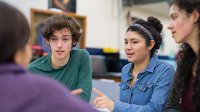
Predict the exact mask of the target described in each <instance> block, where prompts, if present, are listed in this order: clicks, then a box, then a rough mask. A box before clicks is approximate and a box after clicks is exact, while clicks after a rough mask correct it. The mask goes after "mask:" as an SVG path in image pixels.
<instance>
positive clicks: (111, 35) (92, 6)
mask: <svg viewBox="0 0 200 112" xmlns="http://www.w3.org/2000/svg"><path fill="white" fill-rule="evenodd" d="M77 1H78V2H77V13H78V14H81V15H86V16H87V32H86V37H87V39H86V46H87V47H95V48H103V47H112V48H119V43H118V42H119V19H120V17H119V10H120V8H119V1H120V0H77Z"/></svg>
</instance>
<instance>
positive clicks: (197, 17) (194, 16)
mask: <svg viewBox="0 0 200 112" xmlns="http://www.w3.org/2000/svg"><path fill="white" fill-rule="evenodd" d="M198 19H199V12H198V11H197V10H194V11H193V12H192V20H193V23H196V22H197V21H198Z"/></svg>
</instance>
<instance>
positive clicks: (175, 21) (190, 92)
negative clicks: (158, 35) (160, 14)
mask: <svg viewBox="0 0 200 112" xmlns="http://www.w3.org/2000/svg"><path fill="white" fill-rule="evenodd" d="M199 16H200V0H172V1H171V2H170V10H169V17H170V21H169V26H168V29H170V30H171V33H172V37H173V38H174V40H175V41H176V43H182V45H181V49H180V52H179V53H178V59H177V70H176V75H175V76H176V77H175V80H174V84H173V89H172V91H171V95H170V97H169V99H168V102H167V103H166V105H165V109H164V111H165V112H177V111H183V112H200V32H199V29H200V18H199Z"/></svg>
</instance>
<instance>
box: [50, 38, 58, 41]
mask: <svg viewBox="0 0 200 112" xmlns="http://www.w3.org/2000/svg"><path fill="white" fill-rule="evenodd" d="M50 40H51V41H56V40H58V39H57V38H54V37H52V38H51V39H50Z"/></svg>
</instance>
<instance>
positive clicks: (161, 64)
mask: <svg viewBox="0 0 200 112" xmlns="http://www.w3.org/2000/svg"><path fill="white" fill-rule="evenodd" d="M157 67H158V68H160V69H170V70H174V67H173V66H172V65H171V64H169V63H167V62H164V61H162V60H158V61H157Z"/></svg>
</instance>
